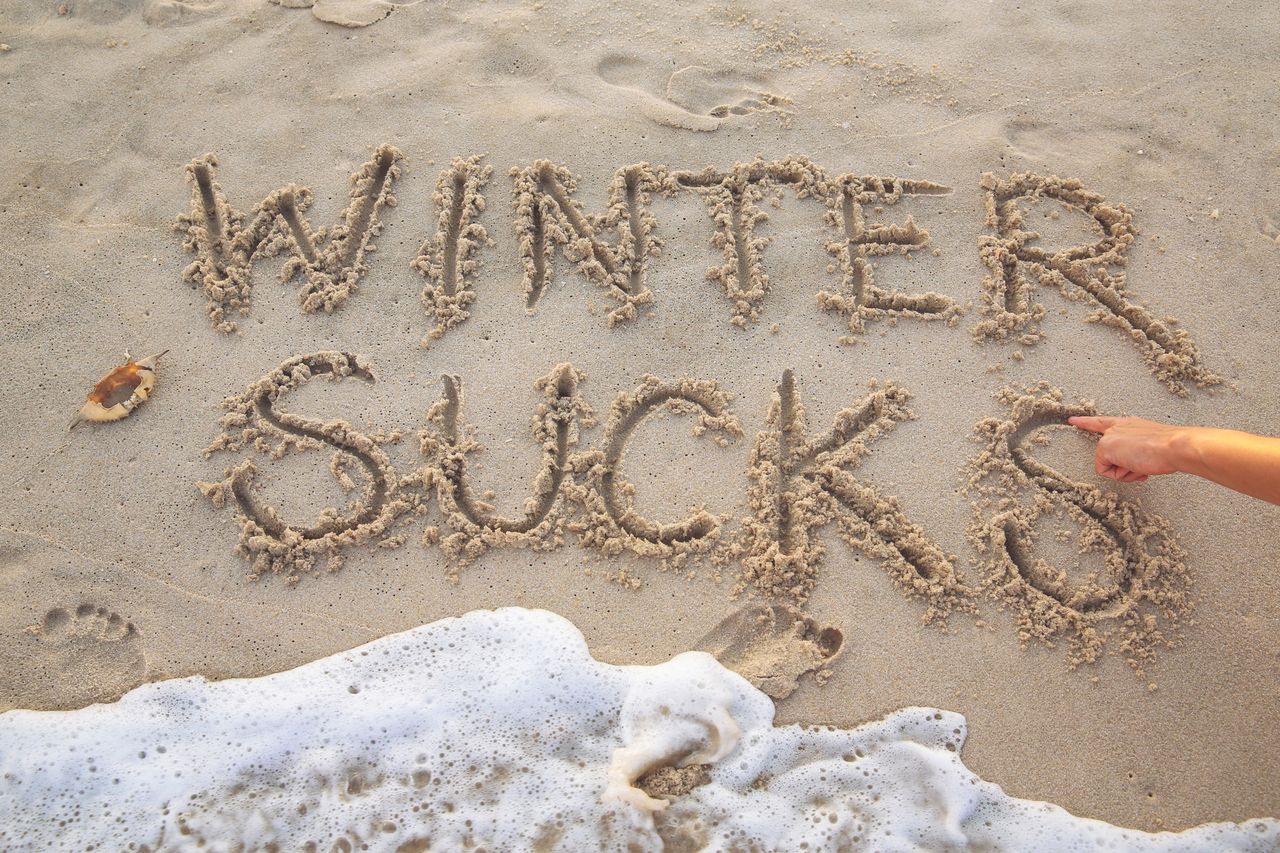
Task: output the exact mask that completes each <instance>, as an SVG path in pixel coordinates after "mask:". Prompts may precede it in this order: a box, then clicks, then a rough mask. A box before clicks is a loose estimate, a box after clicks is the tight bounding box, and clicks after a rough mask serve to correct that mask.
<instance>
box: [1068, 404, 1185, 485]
mask: <svg viewBox="0 0 1280 853" xmlns="http://www.w3.org/2000/svg"><path fill="white" fill-rule="evenodd" d="M1067 423H1069V424H1071V425H1072V426H1074V427H1078V428H1080V429H1082V430H1087V431H1088V432H1096V433H1100V434H1101V436H1102V437H1101V438H1099V439H1098V449H1097V451H1096V452H1095V453H1094V467H1095V468H1096V469H1097V471H1098V473H1099V474H1101V475H1102V476H1104V477H1110V478H1111V479H1113V480H1119V481H1120V482H1122V483H1141V482H1142V481H1143V480H1145V479H1147V477H1149V476H1151V475H1153V474H1173V473H1176V472H1177V471H1178V470H1179V468H1178V465H1177V464H1176V457H1177V454H1176V450H1175V446H1176V444H1177V443H1178V441H1179V438H1180V437H1181V436H1182V435H1183V433H1184V431H1185V427H1180V426H1170V425H1169V424H1161V423H1156V422H1155V421H1148V420H1144V419H1143V418H1113V417H1106V416H1103V415H1077V416H1075V417H1071V418H1067Z"/></svg>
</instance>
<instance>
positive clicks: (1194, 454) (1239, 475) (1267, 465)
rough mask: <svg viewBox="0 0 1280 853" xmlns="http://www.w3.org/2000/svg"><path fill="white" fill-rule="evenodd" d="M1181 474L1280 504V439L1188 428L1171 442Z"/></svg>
mask: <svg viewBox="0 0 1280 853" xmlns="http://www.w3.org/2000/svg"><path fill="white" fill-rule="evenodd" d="M1170 454H1171V461H1172V464H1173V465H1174V466H1175V467H1176V468H1177V470H1179V471H1182V472H1185V473H1188V474H1195V475H1196V476H1197V477H1204V478H1205V479H1206V480H1212V481H1213V482H1215V483H1218V484H1219V485H1223V486H1226V487H1227V488H1228V489H1233V490H1235V491H1237V492H1241V493H1243V494H1246V495H1249V496H1250V497H1255V498H1260V499H1262V500H1264V501H1269V502H1270V503H1273V504H1280V438H1270V437H1267V436H1261V435H1252V434H1250V433H1247V432H1239V431H1237V430H1231V429H1212V428H1209V427H1188V428H1185V429H1183V430H1179V431H1178V433H1177V435H1175V437H1174V438H1173V439H1172V440H1171V442H1170Z"/></svg>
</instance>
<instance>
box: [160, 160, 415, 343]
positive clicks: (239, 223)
mask: <svg viewBox="0 0 1280 853" xmlns="http://www.w3.org/2000/svg"><path fill="white" fill-rule="evenodd" d="M402 159H403V155H402V154H401V153H400V151H399V150H397V149H396V148H393V147H392V146H390V145H383V146H382V147H381V148H379V149H378V150H377V151H376V152H374V155H373V159H371V160H370V161H369V162H368V163H365V164H364V166H362V167H361V168H360V169H359V170H358V171H357V172H356V173H355V174H354V175H352V176H351V201H350V203H349V204H348V205H347V209H346V210H345V211H344V212H343V214H342V218H341V219H340V220H339V221H338V224H336V225H334V226H333V228H331V229H329V230H328V231H327V232H326V231H325V230H324V229H320V230H318V231H316V230H312V228H311V225H310V224H309V223H308V222H307V219H306V216H305V215H304V214H305V212H306V210H307V208H308V207H310V206H311V202H312V199H313V194H312V192H311V190H310V189H309V188H308V187H303V186H299V185H297V184H288V185H286V186H283V187H281V188H280V189H278V190H276V191H275V192H273V193H271V194H270V195H268V196H267V197H266V198H265V199H263V200H262V201H261V202H260V203H259V204H258V206H257V207H255V208H254V209H253V213H252V214H250V215H249V216H248V217H246V216H245V215H244V214H243V213H241V212H240V211H238V210H236V209H235V208H234V207H232V206H231V204H230V203H229V202H228V201H227V198H226V196H225V195H224V194H223V192H222V187H221V186H220V185H219V184H218V183H217V182H216V181H215V180H214V177H215V174H216V169H217V166H218V160H217V157H215V156H214V155H213V154H206V155H205V156H203V157H200V158H198V159H196V160H193V161H191V163H190V164H189V165H188V166H187V179H188V180H189V181H190V183H191V211H190V213H184V214H180V215H179V216H178V222H177V225H176V226H175V228H176V230H177V231H179V232H181V233H183V234H185V235H186V240H185V242H184V243H183V248H185V249H186V250H187V251H188V252H191V253H192V254H194V255H195V256H196V259H195V260H194V261H193V262H192V263H191V265H190V266H188V267H187V268H186V270H184V271H183V278H184V279H185V280H187V281H189V282H191V283H192V284H198V285H200V286H201V287H202V288H203V289H204V292H205V295H206V296H208V298H209V318H210V319H211V320H212V321H213V325H214V327H215V328H217V329H218V330H219V331H223V332H233V331H235V329H236V324H235V323H234V322H233V321H232V320H231V319H230V318H229V317H228V314H231V313H233V312H236V313H240V314H247V313H248V312H249V302H250V294H251V290H252V279H251V267H252V265H253V262H254V261H256V260H258V259H259V258H265V257H272V256H275V255H278V254H280V253H281V252H288V253H289V260H288V261H287V262H286V263H285V265H284V268H283V269H282V270H281V272H280V280H281V281H282V282H288V281H290V280H291V279H293V278H294V277H295V276H296V275H298V274H299V273H301V274H302V277H303V284H302V289H301V292H300V298H301V301H302V310H303V311H306V312H307V313H311V312H313V311H320V310H323V311H325V312H326V313H328V312H330V311H332V310H333V309H334V308H337V307H338V306H339V305H341V304H342V303H343V302H345V301H346V300H347V297H348V296H350V295H351V294H352V293H353V292H354V291H355V289H356V286H357V284H358V283H359V281H360V278H361V276H363V275H364V273H365V270H366V269H367V267H366V265H365V255H366V254H367V253H369V252H372V251H374V250H375V246H374V245H373V238H374V237H376V236H377V235H378V233H379V232H380V231H381V230H382V223H381V221H380V219H379V215H380V213H381V211H382V208H384V207H394V206H395V203H396V198H395V196H394V195H393V194H392V186H393V185H394V184H395V181H396V179H397V178H398V177H399V176H400V165H399V164H400V161H401V160H402Z"/></svg>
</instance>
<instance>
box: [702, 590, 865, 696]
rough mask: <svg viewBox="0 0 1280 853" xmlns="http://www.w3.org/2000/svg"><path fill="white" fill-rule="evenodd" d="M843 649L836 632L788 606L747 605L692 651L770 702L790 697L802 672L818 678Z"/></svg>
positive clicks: (837, 629)
mask: <svg viewBox="0 0 1280 853" xmlns="http://www.w3.org/2000/svg"><path fill="white" fill-rule="evenodd" d="M843 647H844V633H843V632H842V631H840V629H839V628H834V627H831V626H822V625H819V624H818V623H816V622H814V621H813V620H812V619H810V618H809V617H808V616H805V615H804V614H803V613H801V612H800V611H799V610H797V609H796V608H794V607H791V606H790V605H786V604H775V605H771V606H766V605H763V604H751V605H748V606H746V607H744V608H742V609H741V610H738V611H737V612H735V613H732V614H730V615H729V616H728V617H726V618H725V620H724V621H723V622H721V623H720V624H719V625H717V626H716V627H714V628H712V629H711V630H710V631H709V632H707V635H706V636H704V637H703V638H702V639H701V640H699V641H698V643H697V645H696V646H695V648H697V649H700V650H701V651H705V652H709V653H710V654H711V655H712V656H714V657H715V658H716V660H718V661H720V663H722V664H724V665H725V666H726V667H728V668H729V669H731V670H733V671H734V672H736V673H738V674H739V675H741V676H742V677H743V678H745V679H747V681H750V682H751V683H752V684H754V685H755V686H756V687H758V688H760V689H761V690H763V691H764V692H765V693H767V694H768V695H769V696H771V697H772V698H774V699H785V698H786V697H788V696H790V695H791V694H792V693H794V692H795V690H796V687H797V683H798V682H799V680H800V676H802V675H804V674H805V673H808V672H818V673H819V674H821V671H822V670H823V669H825V668H826V666H827V665H828V664H830V663H831V662H832V661H834V660H835V659H836V657H837V656H839V654H840V651H841V649H842V648H843Z"/></svg>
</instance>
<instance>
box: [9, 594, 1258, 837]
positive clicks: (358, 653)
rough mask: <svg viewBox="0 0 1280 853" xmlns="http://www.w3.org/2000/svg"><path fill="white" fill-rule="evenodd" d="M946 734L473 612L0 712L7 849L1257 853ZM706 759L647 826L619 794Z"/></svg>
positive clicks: (501, 613)
mask: <svg viewBox="0 0 1280 853" xmlns="http://www.w3.org/2000/svg"><path fill="white" fill-rule="evenodd" d="M964 733H965V724H964V719H963V718H962V717H960V716H959V715H957V714H953V713H948V712H946V711H938V710H934V709H930V708H906V709H903V710H901V711H898V712H896V713H894V714H891V715H890V716H888V717H886V718H885V719H883V720H881V721H878V722H874V723H870V724H867V725H864V726H861V727H859V728H857V729H853V730H849V731H846V730H838V729H833V728H825V727H824V728H801V727H798V726H785V727H778V728H775V727H774V726H773V704H772V703H771V701H770V700H769V699H768V698H767V697H766V696H765V695H764V694H763V693H761V692H759V691H758V690H756V689H755V688H753V687H752V686H751V685H750V684H748V683H747V682H746V681H744V680H743V679H742V678H740V677H738V676H737V675H735V674H734V673H732V672H730V671H728V670H726V669H724V668H723V667H722V666H720V665H719V664H718V663H717V662H716V661H715V660H714V659H712V658H711V657H709V656H707V655H705V654H701V653H688V654H684V655H680V656H678V657H676V658H675V659H673V660H671V661H670V662H668V663H665V664H662V665H660V666H653V667H618V666H610V665H607V664H602V663H599V662H597V661H595V660H594V659H592V658H591V656H590V655H589V654H588V652H587V647H586V644H585V642H584V641H583V638H582V635H581V634H580V633H579V632H578V631H577V629H576V628H574V626H573V625H571V624H570V623H569V622H567V621H565V620H564V619H562V618H560V617H558V616H556V615H554V614H551V613H548V612H545V611H537V610H523V609H518V608H508V609H503V610H498V611H477V612H474V613H469V614H467V615H466V616H463V617H460V618H457V619H445V620H442V621H440V622H435V623H433V624H430V625H425V626H423V627H421V628H416V629H414V630H412V631H407V632H405V633H402V634H396V635H393V636H390V637H385V638H383V639H380V640H377V641H375V642H372V643H369V644H368V645H365V646H362V647H360V648H358V649H354V650H352V651H349V652H345V653H342V654H338V655H334V656H333V657H329V658H325V659H323V660H319V661H316V662H314V663H310V664H307V665H305V666H302V667H299V668H298V669H294V670H291V671H289V672H283V673H279V674H277V675H270V676H265V677H262V678H253V679H238V680H229V681H221V682H209V681H206V680H204V679H202V678H185V679H179V680H173V681H165V682H159V683H156V684H148V685H144V686H142V687H139V688H138V689H136V690H134V691H133V692H131V693H129V694H128V695H127V696H125V697H124V698H123V699H121V700H120V701H118V702H116V703H114V704H111V705H95V706H92V707H89V708H85V709H83V710H79V711H71V712H32V711H10V712H8V713H5V714H3V715H0V771H2V772H3V788H2V789H0V848H3V849H5V850H42V851H43V850H55V849H68V850H86V849H94V850H116V849H131V850H151V851H155V850H195V849H200V850H205V851H222V850H228V851H229V850H263V849H278V850H282V851H283V850H310V851H330V850H339V851H352V850H371V851H400V853H414V851H423V850H427V849H430V850H433V851H435V850H478V849H484V850H488V851H507V850H535V851H545V850H573V851H578V850H660V849H663V848H664V846H665V847H666V849H671V850H701V849H706V850H800V849H806V845H807V849H808V850H846V849H871V850H922V849H923V850H953V849H977V850H995V849H1016V850H1028V849H1035V850H1094V849H1098V848H1109V849H1130V850H1132V849H1137V850H1227V849H1231V850H1259V851H1261V850H1275V849H1276V848H1277V846H1280V822H1277V821H1275V820H1255V821H1249V822H1247V823H1245V824H1239V825H1237V824H1211V825H1206V826H1201V827H1197V828H1195V829H1192V830H1188V831H1186V832H1183V833H1179V834H1176V835H1175V834H1168V833H1162V834H1157V835H1150V834H1145V833H1141V832H1136V831H1130V830H1124V829H1120V828H1117V827H1113V826H1110V825H1108V824H1104V823H1100V822H1098V821H1093V820H1087V819H1082V818H1077V817H1074V816H1072V815H1070V814H1069V813H1067V812H1066V811H1064V810H1063V809H1060V808H1058V807H1057V806H1053V805H1049V804H1047V803H1039V802H1033V801H1028V800H1019V799H1015V798H1013V797H1010V796H1008V795H1006V794H1005V793H1004V792H1003V791H1002V790H1001V789H1000V788H999V787H998V786H996V785H993V784H991V783H988V782H984V781H982V780H981V779H979V778H978V777H976V776H975V775H973V774H972V773H971V772H970V771H969V770H968V769H967V768H966V767H965V766H964V765H963V764H962V763H961V761H960V757H959V750H960V747H961V745H962V744H963V742H964ZM692 762H702V763H710V764H711V765H712V767H711V769H710V782H709V783H707V784H704V785H702V786H701V787H698V788H695V789H694V790H693V791H692V792H690V793H688V794H685V795H684V796H681V797H679V798H677V799H676V800H675V801H674V802H673V803H672V804H671V805H669V806H667V807H666V808H663V804H662V802H661V801H656V800H653V799H650V798H649V797H648V796H647V795H645V794H644V793H643V792H641V791H639V790H638V789H636V788H633V787H632V786H631V784H630V783H631V781H632V780H633V779H634V778H635V777H636V776H637V775H638V774H640V773H642V772H644V771H646V770H648V769H650V768H652V767H654V766H656V765H660V764H673V763H676V764H678V763H692Z"/></svg>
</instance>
